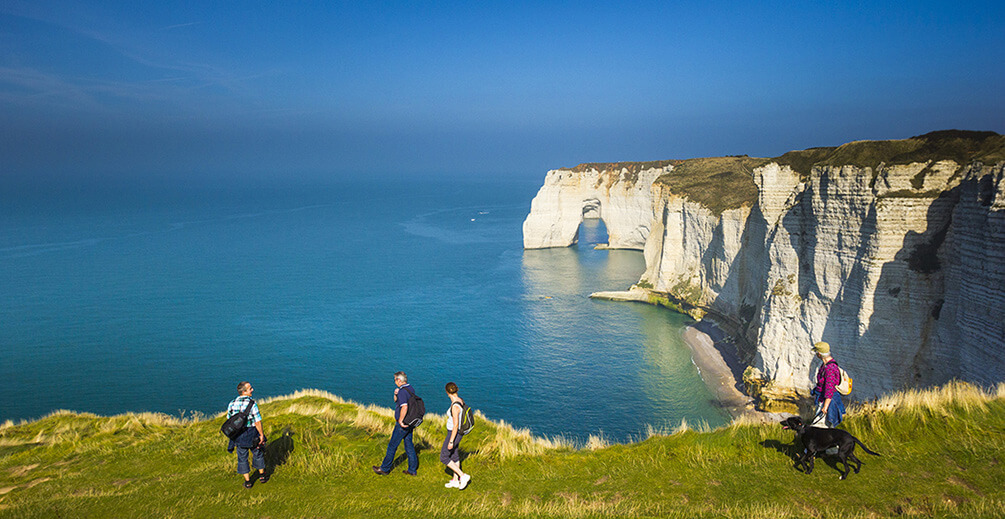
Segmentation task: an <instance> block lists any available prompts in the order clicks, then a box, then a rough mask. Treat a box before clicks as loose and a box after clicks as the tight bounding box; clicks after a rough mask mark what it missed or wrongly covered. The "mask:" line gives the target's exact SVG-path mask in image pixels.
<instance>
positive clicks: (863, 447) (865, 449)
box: [852, 436, 882, 456]
mask: <svg viewBox="0 0 1005 519" xmlns="http://www.w3.org/2000/svg"><path fill="white" fill-rule="evenodd" d="M852 438H855V437H854V436H852ZM855 443H857V444H858V446H859V447H862V450H864V451H865V452H868V453H869V454H872V455H873V456H882V454H880V453H878V452H872V451H871V450H869V447H866V446H865V444H864V443H862V441H861V440H859V439H858V438H855Z"/></svg>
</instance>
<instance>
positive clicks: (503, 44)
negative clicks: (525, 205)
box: [0, 0, 1005, 187]
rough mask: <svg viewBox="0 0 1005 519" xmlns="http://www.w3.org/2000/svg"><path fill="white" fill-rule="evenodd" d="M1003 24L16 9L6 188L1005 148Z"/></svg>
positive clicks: (2, 89)
mask: <svg viewBox="0 0 1005 519" xmlns="http://www.w3.org/2000/svg"><path fill="white" fill-rule="evenodd" d="M1003 15H1005V5H1003V4H1001V3H1000V2H969V3H960V2H936V1H930V2H915V3H909V4H894V3H883V4H879V5H875V4H872V3H855V4H848V3H846V4H841V5H804V4H789V3H784V2H772V3H766V4H764V3H761V4H757V5H753V4H746V3H739V4H730V3H706V2H677V3H673V4H670V3H667V2H634V3H629V4H616V5H615V4H604V3H595V4H594V3H565V2H517V3H510V4H506V5H505V6H502V5H481V4H479V5H474V4H470V3H463V2H457V3H450V2H446V3H444V2H437V3H430V4H424V3H414V2H395V3H386V2H381V3H368V2H354V3H342V4H332V5H327V4H300V3H297V4H262V3H252V4H240V5H239V4H233V3H219V2H209V3H206V2H186V1H169V2H160V3H154V4H146V3H142V4H137V3H132V2H122V1H118V2H111V3H110V2H100V3H99V2H76V1H75V2H69V1H66V2H64V1H42V2H25V1H20V0H12V1H8V2H4V3H3V5H2V6H0V41H2V46H0V48H2V49H3V50H2V52H0V114H2V116H3V120H4V128H3V130H0V156H2V158H3V162H2V166H0V168H2V170H0V175H2V177H3V178H2V179H0V180H3V181H4V182H2V183H6V184H24V183H28V184H39V183H40V184H42V185H45V184H46V183H49V184H53V185H58V184H60V183H64V182H66V183H70V184H77V183H84V184H88V183H95V182H97V183H101V182H106V181H108V182H118V181H126V182H137V183H144V182H151V183H152V184H154V185H160V184H171V183H179V184H187V183H210V184H212V183H227V182H233V181H241V182H244V183H250V184H264V185H269V184H275V183H284V182H293V183H310V182H317V181H328V180H330V179H332V178H344V177H352V176H360V175H379V176H391V177H402V178H424V177H427V176H449V175H455V176H458V177H472V178H474V177H483V178H486V179H493V178H495V179H499V178H512V179H520V180H524V179H526V180H539V179H540V178H542V177H543V174H544V173H545V172H546V171H547V170H549V169H555V168H559V167H570V166H574V165H576V164H579V163H582V162H616V161H649V160H662V159H680V158H692V157H704V156H722V155H739V154H747V155H751V156H763V157H771V156H777V155H780V154H782V153H784V152H786V151H790V150H794V149H805V148H808V147H816V146H834V145H840V144H843V143H845V142H849V141H853V140H863V139H902V138H907V137H911V136H913V135H919V134H923V133H927V132H930V131H934V130H943V129H953V128H956V129H965V130H991V131H996V132H999V133H1005V118H1003V117H1002V115H1003V114H1005V96H1002V95H1001V93H1000V92H999V89H1000V85H1001V84H1002V83H1003V79H1005V69H1003V68H1002V67H1000V66H999V64H1000V63H1002V62H1005V34H1003V32H1002V31H1001V30H1000V20H1001V19H1002V17H1003ZM0 187H3V186H2V185H0Z"/></svg>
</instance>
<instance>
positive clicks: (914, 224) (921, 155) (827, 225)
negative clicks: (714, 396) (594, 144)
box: [524, 130, 1005, 410]
mask: <svg viewBox="0 0 1005 519" xmlns="http://www.w3.org/2000/svg"><path fill="white" fill-rule="evenodd" d="M627 164H628V163H619V164H616V165H612V166H613V167H610V168H608V169H599V168H598V167H592V168H591V167H584V166H578V167H577V168H574V169H571V170H556V171H552V172H549V173H548V177H547V178H546V182H545V186H544V187H542V189H541V191H540V192H539V193H538V197H536V198H535V200H534V203H532V207H531V214H530V215H529V216H528V218H527V221H526V222H525V223H524V243H525V246H526V247H527V248H535V247H547V246H566V245H569V244H571V243H573V242H574V241H575V232H576V229H577V228H578V224H579V222H580V221H581V219H582V218H583V217H584V215H588V214H593V213H596V214H598V215H599V216H600V217H601V218H603V219H604V221H605V223H606V224H607V226H608V229H609V232H610V234H611V244H612V246H615V245H616V243H617V245H618V246H627V247H629V248H640V247H639V245H641V248H643V250H644V252H645V258H646V271H645V273H644V274H643V275H642V278H641V279H640V281H639V283H638V285H636V287H635V288H636V289H644V290H648V291H650V292H652V293H653V294H654V295H655V296H658V297H660V298H664V297H665V298H667V299H669V300H671V301H674V302H677V303H678V304H679V306H680V307H681V308H684V309H686V310H688V311H689V313H691V314H692V315H694V316H695V317H698V318H700V317H702V316H703V315H705V314H706V313H711V314H714V315H716V316H717V317H718V318H719V320H721V321H723V322H724V323H726V324H727V325H728V326H729V327H730V328H732V329H734V330H735V331H736V333H737V336H738V338H740V339H741V341H740V342H741V343H742V346H741V348H742V351H741V355H742V356H743V358H744V359H745V360H746V362H747V363H748V364H749V365H750V368H749V369H748V370H747V373H746V376H745V377H744V378H745V382H746V384H747V389H748V391H749V392H751V393H752V394H753V395H755V396H758V397H760V405H761V406H762V408H765V409H771V410H782V409H790V410H791V409H793V408H794V407H795V405H796V404H797V403H798V402H799V401H800V400H801V399H802V398H804V397H805V396H806V394H807V392H808V391H809V389H810V380H811V377H812V374H813V371H814V368H815V366H813V365H811V364H812V361H813V356H812V355H811V353H810V351H809V345H810V344H812V343H813V342H815V341H818V340H825V341H827V342H830V343H831V344H832V346H833V348H834V351H835V357H836V358H837V359H838V361H839V362H840V363H841V364H842V366H843V367H844V368H845V369H846V370H848V371H849V372H850V373H852V374H853V375H854V376H855V393H854V397H856V398H858V399H866V398H871V397H875V396H879V395H881V394H885V393H888V392H890V391H893V390H897V389H902V388H908V387H918V386H933V385H938V384H942V383H945V382H946V381H948V380H950V379H953V378H960V379H964V380H967V381H971V382H975V383H978V384H982V385H991V384H994V383H997V382H1000V381H1002V380H1003V379H1002V373H1005V181H1003V176H1005V136H1002V135H999V134H997V133H994V132H967V131H958V130H948V131H941V132H933V133H929V134H925V135H920V136H917V137H912V138H910V139H903V140H895V141H858V142H852V143H848V144H844V145H842V146H838V147H826V148H812V149H808V150H801V151H793V152H789V153H786V154H785V155H782V156H781V157H776V158H771V159H760V158H751V157H746V156H741V157H719V158H707V159H691V160H686V161H665V162H662V163H638V164H639V166H637V167H636V169H637V171H639V173H640V174H638V175H637V176H635V177H634V178H632V177H631V175H626V174H625V173H624V172H626V171H629V169H628V167H627ZM653 164H656V165H658V168H657V167H655V166H652V165H653ZM643 165H649V167H643ZM642 173H644V174H642ZM656 173H658V174H656ZM604 179H606V180H604ZM607 184H610V186H612V187H613V186H616V189H614V193H616V195H617V196H615V197H610V196H608V198H603V197H601V196H597V194H596V193H598V192H599V193H605V194H606V193H610V192H611V189H600V190H599V191H598V189H597V187H595V186H605V185H607ZM584 185H586V186H588V187H590V188H591V189H593V191H590V190H589V189H583V187H582V186H584ZM542 195H544V196H542ZM539 198H540V199H541V200H539ZM587 200H590V201H591V203H587ZM592 200H596V201H597V202H598V205H599V210H591V209H589V207H593V205H592V204H593V202H592ZM643 203H648V204H649V211H641V210H638V207H639V205H640V204H643ZM614 205H617V206H618V207H621V208H626V207H634V208H636V210H634V211H625V210H619V211H613V207H612V208H611V210H610V211H605V210H604V208H605V206H614ZM556 208H558V209H557V210H556ZM615 213H616V214H617V219H616V221H615V220H613V219H612V220H611V221H609V220H608V218H609V217H613V215H614V214H615ZM556 215H557V217H556ZM608 215H611V216H608ZM547 222H551V223H552V225H551V227H549V226H548V224H547ZM556 222H560V223H556ZM557 227H561V228H562V232H561V233H558V232H555V231H554V229H556V228H557ZM615 228H616V229H617V231H615V230H614V229H615ZM622 229H631V230H632V232H631V233H629V236H631V238H630V239H628V240H625V239H624V236H625V234H622ZM542 230H548V231H549V232H546V233H542V232H541V231H542ZM570 237H571V240H570ZM556 238H558V239H556Z"/></svg>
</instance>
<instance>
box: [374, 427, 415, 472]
mask: <svg viewBox="0 0 1005 519" xmlns="http://www.w3.org/2000/svg"><path fill="white" fill-rule="evenodd" d="M401 440H405V456H408V471H409V472H415V471H417V470H419V457H418V456H416V455H415V445H414V444H413V443H412V428H411V427H409V428H408V429H402V428H401V425H399V424H394V431H393V432H391V441H389V442H387V456H384V461H383V462H382V463H381V464H380V470H383V471H384V472H391V464H392V463H394V455H395V454H396V453H397V452H398V445H399V444H401Z"/></svg>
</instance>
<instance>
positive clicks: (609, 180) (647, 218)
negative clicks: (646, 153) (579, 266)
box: [523, 164, 670, 249]
mask: <svg viewBox="0 0 1005 519" xmlns="http://www.w3.org/2000/svg"><path fill="white" fill-rule="evenodd" d="M607 166H610V167H609V169H608V168H605V167H604V165H591V164H584V165H581V166H577V167H576V168H574V169H572V170H568V169H557V170H552V171H549V172H548V174H547V175H546V176H545V179H544V185H543V186H542V187H541V189H540V190H539V191H538V192H537V196H535V197H534V200H533V201H532V202H531V204H530V214H529V215H527V219H526V220H525V221H524V222H523V246H524V248H526V249H542V248H547V247H568V246H570V245H572V244H574V243H576V241H577V240H578V238H579V224H580V223H582V221H583V218H600V219H601V220H603V221H604V225H605V226H606V227H607V234H608V240H609V245H610V247H611V248H615V249H642V248H643V247H644V246H645V242H646V238H647V237H648V236H649V225H650V223H651V221H652V199H651V197H652V193H651V191H650V189H649V186H651V185H652V183H653V180H655V179H656V177H658V176H660V175H661V174H663V173H665V172H667V171H669V169H670V166H669V165H665V166H664V165H659V164H653V165H648V166H650V167H636V166H637V164H632V165H630V166H629V167H618V165H617V164H611V165H607ZM598 167H599V168H601V169H598Z"/></svg>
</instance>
